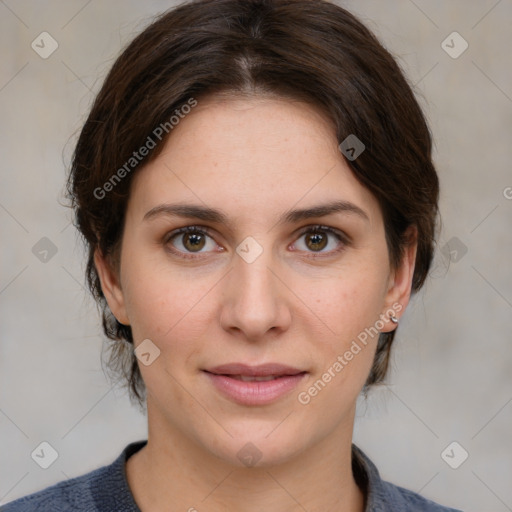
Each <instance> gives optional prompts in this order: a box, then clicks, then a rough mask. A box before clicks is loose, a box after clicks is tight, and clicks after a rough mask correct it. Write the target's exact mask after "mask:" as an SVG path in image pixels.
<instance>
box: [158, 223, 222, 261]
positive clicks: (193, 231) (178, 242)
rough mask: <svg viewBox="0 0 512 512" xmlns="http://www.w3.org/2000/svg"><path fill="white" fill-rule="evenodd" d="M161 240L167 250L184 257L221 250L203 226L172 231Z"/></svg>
mask: <svg viewBox="0 0 512 512" xmlns="http://www.w3.org/2000/svg"><path fill="white" fill-rule="evenodd" d="M163 242H164V246H165V247H166V249H167V250H168V251H169V252H171V253H173V254H176V255H178V256H182V257H184V258H193V257H195V256H193V255H194V254H197V257H201V255H205V254H206V253H208V252H215V250H216V249H217V251H219V250H222V248H219V246H218V245H217V244H216V243H215V241H214V240H213V238H212V236H211V235H209V234H208V232H207V231H206V229H205V228H199V227H195V226H186V227H184V228H181V229H178V230H176V231H173V232H171V233H169V234H168V235H167V236H165V238H164V240H163Z"/></svg>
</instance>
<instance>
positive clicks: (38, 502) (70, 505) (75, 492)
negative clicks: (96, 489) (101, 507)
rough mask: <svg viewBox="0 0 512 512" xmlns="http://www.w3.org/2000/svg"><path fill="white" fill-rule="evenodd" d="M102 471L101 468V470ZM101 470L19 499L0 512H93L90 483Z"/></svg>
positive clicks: (0, 508)
mask: <svg viewBox="0 0 512 512" xmlns="http://www.w3.org/2000/svg"><path fill="white" fill-rule="evenodd" d="M102 469H103V468H102ZM98 472H101V470H95V471H92V472H91V473H87V474H85V475H82V476H79V477H77V478H72V479H70V480H65V481H62V482H59V483H57V484H55V485H52V486H51V487H47V488H46V489H43V490H41V491H38V492H35V493H33V494H29V495H28V496H24V497H23V498H19V499H17V500H15V501H13V502H11V503H8V504H7V505H4V506H3V507H0V512H32V511H34V512H35V511H37V512H46V511H48V512H50V511H52V512H60V511H65V510H66V511H67V510H90V511H93V510H95V508H93V505H94V501H93V498H92V495H91V492H90V483H91V481H93V480H94V477H95V475H97V474H98Z"/></svg>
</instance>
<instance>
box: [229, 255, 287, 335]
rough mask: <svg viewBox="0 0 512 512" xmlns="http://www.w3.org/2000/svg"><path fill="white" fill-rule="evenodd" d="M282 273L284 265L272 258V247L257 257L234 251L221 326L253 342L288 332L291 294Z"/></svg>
mask: <svg viewBox="0 0 512 512" xmlns="http://www.w3.org/2000/svg"><path fill="white" fill-rule="evenodd" d="M251 250H254V247H251ZM240 254H241V255H242V256H241V255H240ZM280 270H281V272H280ZM280 273H281V274H282V268H281V267H280V266H279V263H278V262H276V261H274V260H273V255H272V251H271V250H267V249H264V250H263V251H262V252H261V254H259V255H258V256H257V257H256V259H254V260H252V258H250V257H249V258H247V257H245V256H244V255H243V252H240V253H239V254H238V253H237V254H235V256H234V257H233V267H232V269H231V271H230V272H229V273H228V275H227V276H226V277H225V282H224V290H223V302H222V309H221V317H220V322H221V325H222V327H223V328H224V329H225V330H226V331H230V332H231V334H234V333H236V334H237V335H238V336H240V337H242V338H244V339H247V340H250V341H261V340H263V339H264V338H265V337H268V336H269V335H272V336H275V335H277V334H279V333H280V332H284V331H286V330H287V329H288V328H289V326H290V322H291V311H290V308H291V303H290V296H291V295H292V294H291V292H290V290H289V289H288V288H287V287H286V285H285V284H284V282H283V281H285V279H284V276H283V275H280Z"/></svg>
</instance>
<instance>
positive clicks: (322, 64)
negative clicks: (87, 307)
mask: <svg viewBox="0 0 512 512" xmlns="http://www.w3.org/2000/svg"><path fill="white" fill-rule="evenodd" d="M220 92H223V93H241V94H270V95H277V96H284V97H292V98H296V99H299V100H303V101H307V102H309V103H311V104H313V105H315V106H316V107H317V108H319V109H321V110H322V112H324V113H325V115H326V116H328V117H329V119H330V120H331V121H332V122H333V126H334V127H335V129H336V136H337V138H338V141H339V142H340V143H341V142H342V141H343V140H344V139H345V138H346V137H347V136H349V135H351V134H354V135H356V136H357V138H358V139H360V140H361V141H362V142H363V143H364V145H365V146H366V149H365V151H364V152H363V153H362V154H361V155H360V156H359V157H358V158H356V159H355V160H351V159H347V163H348V164H349V166H350V167H351V169H352V171H353V173H354V175H355V177H356V178H357V179H358V180H359V181H360V183H361V184H362V185H364V186H365V187H366V188H367V189H368V190H370V191H371V192H372V193H373V194H374V196H375V197H376V198H377V200H378V202H379V204H380V207H381V210H382V214H383V218H384V223H385V231H386V240H387V245H388V250H389V256H390V261H391V265H392V266H393V267H394V268H396V267H397V266H398V265H399V264H400V262H401V258H402V255H403V251H404V248H405V247H406V246H407V244H408V243H409V242H410V240H407V239H406V236H405V234H406V229H407V227H408V226H411V225H413V226H416V228H417V232H418V238H417V243H418V250H417V256H416V266H415V270H414V276H413V281H412V291H413V292H415V291H418V290H419V289H420V288H421V286H422V285H423V283H424V281H425V279H426V277H427V274H428V270H429V268H430V264H431V261H432V257H433V251H434V241H435V231H436V219H437V215H438V206H437V203H438V195H439V183H438V177H437V174H436V171H435V168H434V165H433V163H432V159H431V151H432V139H431V134H430V131H429V128H428V125H427V122H426V120H425V117H424V115H423V113H422V111H421V108H420V106H419V105H418V103H417V101H416V99H415V97H414V93H413V91H412V89H411V86H410V85H409V83H408V81H407V79H406V78H405V77H404V75H403V73H402V71H401V69H400V67H399V66H398V64H397V62H396V61H395V59H394V58H393V57H392V55H391V54H390V53H389V52H388V51H387V50H386V49H385V48H384V47H383V46H382V45H381V44H380V43H379V41H378V40H377V39H376V37H375V36H374V35H373V34H372V33H371V32H370V31H369V30H368V29H367V28H366V27H365V26H364V25H363V24H362V23H361V22H360V21H358V20H357V19H356V18H355V17H354V16H353V15H352V14H350V13H349V12H347V11H346V10H345V9H343V8H341V7H339V6H337V5H335V4H333V3H330V2H327V1H325V0H196V1H192V2H188V3H184V4H181V5H179V6H178V7H176V8H174V9H172V10H169V11H167V12H166V13H164V14H162V15H160V16H159V17H158V18H156V20H154V21H153V22H152V23H151V24H150V25H149V26H148V27H147V28H146V29H145V30H144V31H143V32H142V33H141V34H140V35H138V36H137V37H136V38H135V39H134V40H133V41H132V42H131V43H130V44H129V45H128V46H127V48H126V49H125V50H124V51H123V52H122V54H121V55H120V56H119V57H118V59H117V60H116V62H115V63H114V65H113V67H112V69H111V70H110V72H109V74H108V76H107V78H106V79H105V82H104V84H103V86H102V88H101V90H100V91H99V93H98V95H97V97H96V99H95V101H94V104H93V106H92V109H91V111H90V114H89V116H88V118H87V120H86V122H85V124H84V126H83V129H82V131H81V133H80V136H79V139H78V142H77V145H76V148H75V152H74V155H73V161H72V166H71V171H70V175H69V179H68V184H67V190H68V195H69V197H70V199H71V205H72V207H73V208H74V210H75V226H76V227H77V228H78V229H79V230H80V232H81V234H82V236H83V238H84V241H85V244H86V246H87V249H88V260H87V269H86V276H87V282H88V285H89V288H90V290H91V292H92V294H93V296H94V298H95V300H96V301H97V303H98V305H99V307H100V309H101V313H102V317H103V329H104V332H105V334H106V336H107V337H108V338H109V339H110V340H113V343H112V344H111V347H110V359H109V362H108V364H109V368H110V369H111V370H112V371H113V372H118V373H120V374H121V375H123V376H124V377H125V378H126V382H127V383H128V385H129V389H130V397H131V398H136V399H138V401H139V403H140V404H142V403H143V397H144V394H145V386H144V383H143V381H142V377H141V374H140V371H139V368H138V365H137V360H136V358H135V356H134V354H133V339H132V333H131V328H130V327H129V326H126V325H122V324H120V323H119V322H118V321H117V320H116V319H115V317H114V316H113V315H112V313H111V311H110V309H109V307H108V304H107V303H106V300H105V297H104V295H103V292H102V289H101V284H100V281H99V278H98V274H97V272H96V268H95V265H94V259H93V258H94V251H95V250H96V249H97V248H98V249H99V250H100V251H101V253H102V254H103V255H105V256H107V257H108V258H109V260H110V261H111V263H112V265H113V268H117V267H116V263H117V262H118V261H119V248H120V241H121V238H122V233H123V225H124V216H125V211H126V205H127V200H128V196H129V192H130V183H131V181H132V178H133V175H134V173H135V172H136V171H138V170H139V169H140V168H141V167H142V166H143V165H144V164H146V163H148V162H150V161H151V160H152V159H154V158H155V157H156V156H157V155H158V154H159V152H160V150H161V149H162V147H163V143H164V142H165V140H166V137H167V136H168V133H171V129H169V130H165V131H166V133H165V136H163V137H161V140H159V141H158V144H157V145H156V147H155V148H154V149H151V151H149V154H148V155H147V156H146V157H145V158H144V159H143V160H142V159H141V162H140V163H139V162H135V161H133V160H132V163H133V165H132V168H133V169H130V168H127V167H126V163H127V162H128V161H131V160H130V159H133V155H134V151H135V150H137V149H138V148H140V147H142V146H143V145H144V144H145V143H146V141H148V137H151V136H152V134H153V137H152V138H153V139H154V138H155V137H154V132H155V128H156V127H158V126H167V127H169V119H170V118H171V117H172V116H173V115H176V114H177V113H178V112H177V110H179V109H180V108H181V107H182V106H183V105H185V104H187V103H190V99H191V98H194V101H200V100H201V97H204V96H205V95H207V94H208V95H209V94H215V93H220ZM165 123H167V125H165ZM123 166H124V167H123ZM123 168H124V169H125V171H126V172H121V169H123ZM116 173H117V174H116ZM114 175H117V178H121V177H122V179H118V180H116V181H115V182H113V181H112V178H113V177H114ZM107 183H110V186H106V184H107ZM98 191H101V192H98ZM395 332H396V331H392V332H389V333H380V335H379V341H378V346H377V352H376V355H375V360H374V364H373V367H372V369H371V372H370V375H369V377H368V380H367V382H366V386H365V388H366V387H367V386H370V385H372V384H375V383H378V382H380V381H382V380H383V378H384V377H385V374H386V372H387V368H388V363H389V357H390V349H391V345H392V342H393V339H394V336H395Z"/></svg>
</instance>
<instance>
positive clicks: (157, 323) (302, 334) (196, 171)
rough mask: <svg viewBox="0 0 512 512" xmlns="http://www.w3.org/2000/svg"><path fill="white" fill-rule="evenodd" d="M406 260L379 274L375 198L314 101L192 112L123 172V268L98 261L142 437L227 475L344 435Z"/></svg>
mask: <svg viewBox="0 0 512 512" xmlns="http://www.w3.org/2000/svg"><path fill="white" fill-rule="evenodd" d="M177 207H179V208H177ZM184 228H186V230H187V231H186V232H184ZM414 257H415V248H413V249H411V250H408V251H407V252H406V255H405V257H404V262H403V265H402V266H401V267H400V268H399V269H396V270H392V269H391V268H390V263H389V257H388V248H387V246H386V240H385V232H384V225H383V219H382V214H381V212H380V209H379V206H378V203H377V200H376V199H375V197H374V196H373V195H372V194H371V193H370V192H369V191H368V190H367V189H366V188H364V187H363V186H362V185H361V184H360V183H359V182H358V181H357V180H356V179H355V177H354V176H353V174H352V172H351V170H350V168H349V167H348V165H347V163H346V162H345V161H344V159H343V156H342V155H341V153H340V151H339V149H338V142H337V140H336V137H335V134H334V130H333V127H332V126H331V125H330V124H329V122H328V120H327V119H326V118H324V117H323V116H322V114H321V113H320V112H318V111H317V110H316V109H315V108H314V107H312V106H309V105H307V104H304V103H301V102H293V101H290V100H285V99H268V98H266V99H265V98H257V97H255V98H252V99H247V98H238V99H237V98H234V97H231V98H226V97H225V98H221V97H219V96H217V97H210V98H207V99H204V100H201V101H200V102H199V104H198V106H197V107H196V108H195V109H193V110H192V112H191V113H190V114H188V115H187V116H186V117H185V118H184V119H182V120H181V121H180V123H179V125H177V126H176V127H175V128H174V129H173V131H172V134H171V136H170V138H169V139H168V140H167V142H166V145H165V147H164V149H163V151H162V153H161V154H160V155H159V156H158V157H157V158H156V159H155V160H153V161H152V162H150V163H149V164H148V165H146V166H145V167H144V168H142V169H141V170H140V171H138V174H137V175H136V176H134V180H133V183H132V188H131V195H130V199H129V202H128V206H127V212H126V223H125V229H124V234H123V240H122V247H121V260H120V270H119V273H114V272H112V271H111V270H110V268H109V267H108V265H107V264H106V263H105V261H104V260H103V259H102V258H101V255H99V254H97V255H96V265H97V268H98V271H99V274H100V278H101V282H102V287H103V290H104V293H105V296H106V298H107V301H108V303H109V306H110V308H111V310H112V312H113V313H114V315H115V316H116V318H117V319H118V320H119V321H120V322H121V323H123V324H127V325H130V326H131V328H132V332H133V337H134V340H135V345H136V347H141V349H139V351H140V352H142V353H143V354H144V356H143V357H141V358H140V359H141V360H139V367H140V370H141V372H142V376H143V379H144V381H145V384H146V387H147V391H148V421H149V429H150V436H153V438H155V439H156V438H158V436H164V435H165V436H167V438H168V436H169V435H170V436H174V438H175V439H180V440H181V441H182V442H183V443H184V444H187V445H189V446H191V447H194V449H196V450H198V451H199V452H202V453H203V454H205V455H206V456H208V455H211V456H216V457H219V458H220V459H222V460H224V461H227V462H229V463H232V464H236V465H238V466H239V465H241V464H242V463H244V461H243V460H242V459H243V458H244V456H245V455H248V456H251V455H253V456H255V457H261V461H260V464H268V465H272V464H277V463H280V462H284V461H287V460H291V459H292V458H293V457H294V456H296V455H297V454H299V453H301V452H307V451H308V450H313V449H314V448H315V447H318V446H320V445H321V444H323V445H325V446H329V444H330V443H334V442H335V440H336V439H338V440H339V439H341V438H344V439H350V438H351V435H352V427H353V419H354V411H355V403H356V399H357V396H358V394H359V392H360V391H361V388H362V386H363V385H364V382H365V381H366V379H367V376H368V373H369V371H370V368H371V365H372V362H373V357H374V354H375V349H376V343H377V339H378V331H379V332H385V331H390V330H392V329H393V328H394V327H395V325H394V324H393V323H392V322H391V321H390V320H389V316H390V313H394V315H395V316H396V317H399V316H400V314H399V312H400V310H401V309H403V308H404V307H405V306H406V305H407V301H408V299H409V290H410V283H411V279H412V272H413V265H414V263H413V262H414ZM145 340H150V341H145ZM141 343H144V345H141ZM148 354H149V355H148ZM139 355H140V354H139ZM148 363H149V364H148ZM225 365H228V366H225ZM240 365H242V366H240ZM261 365H267V366H261ZM268 365H270V366H268ZM272 365H274V366H272ZM275 365H278V366H275ZM221 366H222V368H221ZM241 375H244V377H241ZM255 379H256V380H255ZM247 443H252V445H254V447H251V446H250V445H247ZM244 450H245V452H244Z"/></svg>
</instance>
